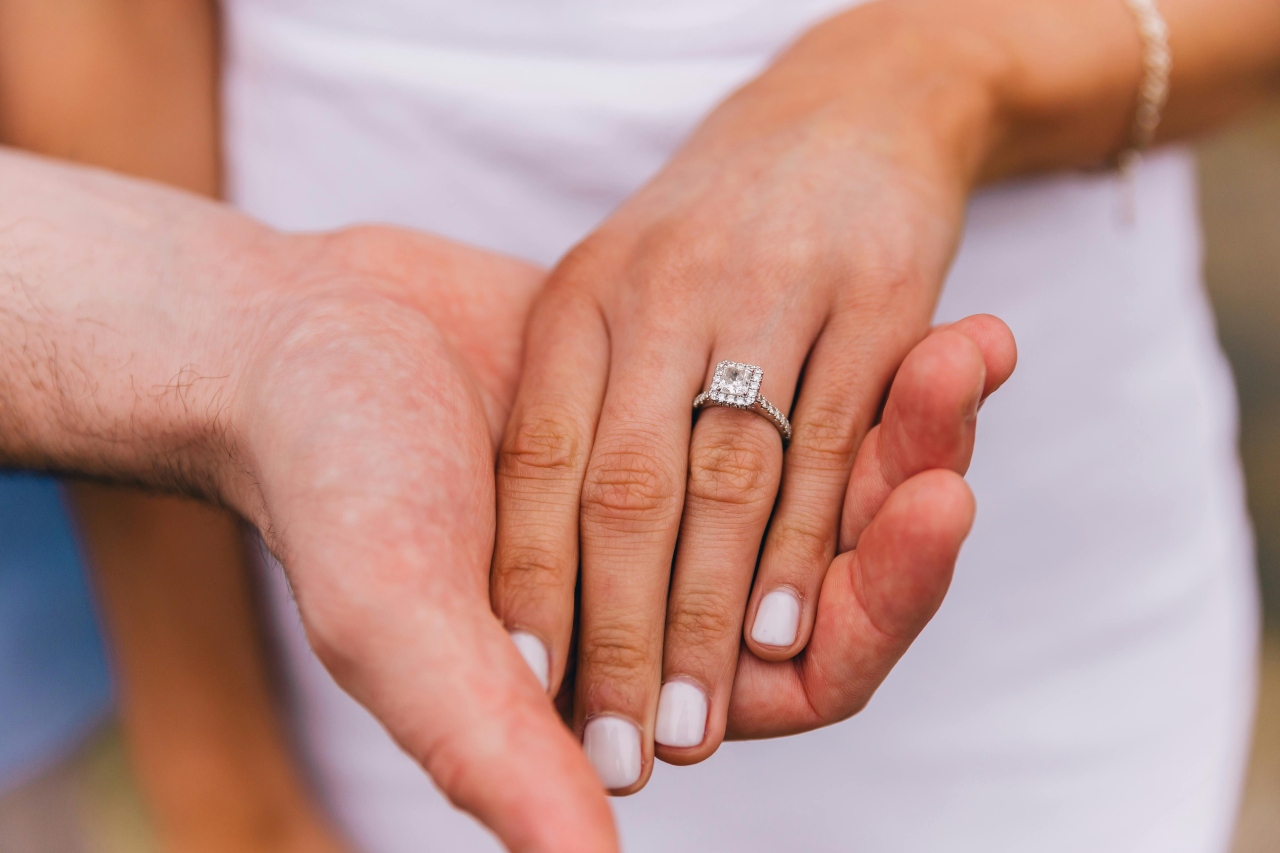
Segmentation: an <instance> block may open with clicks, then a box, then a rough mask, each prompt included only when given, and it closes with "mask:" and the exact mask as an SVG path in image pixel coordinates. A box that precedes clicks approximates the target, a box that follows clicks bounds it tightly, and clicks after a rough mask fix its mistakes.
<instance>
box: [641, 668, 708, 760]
mask: <svg viewBox="0 0 1280 853" xmlns="http://www.w3.org/2000/svg"><path fill="white" fill-rule="evenodd" d="M706 733H707V694H705V693H703V692H702V688H701V687H698V686H697V685H696V684H690V683H689V682H687V681H668V682H667V683H666V684H664V685H662V693H661V694H660V695H659V696H658V725H657V726H656V728H655V730H654V733H653V739H654V740H656V741H657V742H658V743H660V744H662V745H663V746H697V745H698V744H700V743H702V736H703V735H705V734H706Z"/></svg>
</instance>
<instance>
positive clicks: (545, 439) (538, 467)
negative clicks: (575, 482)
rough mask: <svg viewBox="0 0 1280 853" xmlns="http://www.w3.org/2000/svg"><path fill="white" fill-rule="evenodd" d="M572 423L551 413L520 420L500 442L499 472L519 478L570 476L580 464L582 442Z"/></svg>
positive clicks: (535, 478) (505, 475) (543, 478)
mask: <svg viewBox="0 0 1280 853" xmlns="http://www.w3.org/2000/svg"><path fill="white" fill-rule="evenodd" d="M571 423H572V421H571V419H569V418H567V417H563V416H556V415H555V414H553V413H550V412H545V413H536V414H533V415H532V416H530V417H526V418H523V419H521V421H520V423H519V424H517V425H516V428H515V429H514V430H512V431H511V432H510V433H509V435H508V436H507V438H506V439H505V440H504V441H503V443H502V451H501V453H499V455H498V475H499V476H501V477H507V478H512V479H519V480H526V479H527V480H547V479H564V478H568V477H571V476H572V475H573V474H574V472H575V471H576V470H577V469H578V468H579V467H580V466H581V464H582V441H581V439H580V437H579V435H578V431H577V430H576V429H574V428H573V427H572V426H570V424H571Z"/></svg>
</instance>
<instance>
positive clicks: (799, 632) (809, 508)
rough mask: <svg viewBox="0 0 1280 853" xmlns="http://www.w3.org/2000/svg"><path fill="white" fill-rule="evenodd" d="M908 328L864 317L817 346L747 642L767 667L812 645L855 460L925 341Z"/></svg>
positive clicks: (838, 327)
mask: <svg viewBox="0 0 1280 853" xmlns="http://www.w3.org/2000/svg"><path fill="white" fill-rule="evenodd" d="M925 311H926V306H924V305H921V306H920V310H919V311H918V312H917V313H918V314H919V315H920V322H919V323H918V324H914V323H909V322H903V321H902V320H901V319H900V318H899V319H895V321H894V322H892V323H886V324H883V325H881V326H879V327H878V328H868V325H869V324H868V323H867V321H866V319H865V317H864V316H862V315H860V314H853V313H845V314H843V315H841V317H839V318H837V319H833V320H832V321H831V322H830V323H829V324H828V326H827V328H826V329H825V330H824V331H823V333H822V336H821V338H819V340H818V342H817V344H816V345H815V346H814V349H813V352H812V354H811V355H810V357H809V363H808V365H807V366H806V369H805V374H804V378H803V382H802V385H801V387H800V391H799V396H798V399H797V402H796V405H795V407H794V412H793V414H792V426H793V428H794V438H793V440H792V442H791V446H790V447H789V448H788V449H787V455H786V462H785V465H784V469H783V480H782V490H781V493H780V495H779V498H778V506H777V509H776V510H775V512H774V517H773V522H772V524H771V525H770V528H769V535H768V539H767V540H766V542H765V546H764V550H763V553H762V554H761V558H760V569H759V572H758V574H757V577H756V582H755V586H754V589H753V590H752V595H751V599H750V602H749V603H748V605H747V618H746V630H745V631H744V632H743V633H744V639H745V641H746V643H747V646H748V647H749V648H750V649H751V651H752V652H754V653H755V654H756V655H758V656H759V657H761V658H763V659H765V660H785V659H787V658H789V657H792V656H794V655H795V654H796V653H798V652H799V651H800V650H801V649H803V648H804V646H805V644H806V643H807V642H808V638H809V631H810V629H811V627H812V625H813V619H814V616H815V614H816V609H817V601H818V591H819V589H820V588H821V585H822V579H823V577H824V576H825V575H826V571H827V567H828V566H829V565H830V564H831V559H832V557H834V556H835V553H836V545H837V537H838V534H839V528H840V507H841V503H842V501H843V498H844V493H845V490H846V488H847V487H848V483H849V472H850V470H851V469H852V467H853V460H854V455H855V453H856V452H857V449H858V446H859V445H860V444H861V442H862V439H863V436H864V435H865V434H866V432H867V430H868V429H870V427H871V424H872V422H873V421H874V419H875V416H876V412H877V410H878V409H879V407H880V403H881V401H882V400H883V398H884V390H885V388H887V387H888V385H889V381H890V380H891V379H892V378H893V373H894V370H896V368H897V366H898V365H899V364H900V363H901V362H902V359H903V356H905V355H906V353H907V352H908V351H909V350H910V348H911V347H912V346H913V345H914V344H915V343H916V341H917V340H918V339H919V338H920V337H922V336H923V334H924V329H925V328H926V325H925V324H926V318H927V314H926V313H925Z"/></svg>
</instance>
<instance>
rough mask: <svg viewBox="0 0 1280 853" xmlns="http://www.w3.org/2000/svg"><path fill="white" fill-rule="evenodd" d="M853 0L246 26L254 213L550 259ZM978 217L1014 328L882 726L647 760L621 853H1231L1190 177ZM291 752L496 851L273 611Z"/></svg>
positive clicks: (1154, 170)
mask: <svg viewBox="0 0 1280 853" xmlns="http://www.w3.org/2000/svg"><path fill="white" fill-rule="evenodd" d="M841 5H843V4H840V3H837V2H833V0H648V2H639V0H632V2H618V0H465V2H462V0H226V9H225V11H226V23H227V29H226V45H227V65H226V80H225V83H226V89H225V96H226V152H227V162H228V166H229V180H230V184H229V187H230V193H231V198H232V199H233V201H234V202H235V203H236V204H238V205H239V206H241V207H242V208H244V209H245V210H246V211H248V212H249V213H251V214H253V215H255V216H258V217H261V218H262V219H264V220H266V221H268V222H270V223H273V224H275V225H277V226H280V227H283V228H288V229H315V228H329V227H333V226H341V225H346V224H350V223H354V222H366V221H379V222H394V223H400V224H404V225H410V226H416V227H420V228H424V229H427V230H430V231H434V232H438V233H440V234H444V235H447V236H450V237H455V238H459V239H462V240H466V241H469V242H472V243H476V244H479V245H482V246H487V247H491V248H494V249H498V250H502V251H505V252H508V253H513V254H517V255H522V256H525V257H528V258H531V259H534V260H537V261H540V262H543V263H548V264H549V263H552V262H554V261H555V260H556V258H557V257H558V256H559V255H560V254H561V253H562V252H564V251H565V249H567V248H568V247H569V246H571V245H572V244H573V243H575V242H576V241H577V240H579V239H580V238H581V237H582V236H583V235H585V234H586V233H588V232H589V231H590V230H591V229H592V227H593V226H594V225H595V224H596V223H598V222H599V221H600V220H601V219H602V218H603V217H604V216H606V214H607V213H608V212H609V210H610V209H611V208H612V207H613V206H615V205H616V204H617V203H618V202H619V201H620V200H621V199H623V198H625V197H626V196H627V195H628V194H629V193H630V192H631V191H632V190H633V189H634V188H636V187H637V186H638V185H639V184H640V183H641V182H642V181H643V180H644V179H645V178H647V177H648V176H649V175H651V174H652V173H653V172H654V171H655V170H656V169H657V168H658V167H659V165H660V164H661V163H662V162H663V161H664V160H665V159H666V158H667V157H668V156H669V155H670V153H671V152H672V151H673V149H674V148H675V147H676V146H677V145H678V144H679V142H680V140H681V139H682V138H683V137H684V136H685V135H687V134H688V132H689V131H690V129H691V128H692V127H693V126H694V125H695V124H696V123H697V121H698V120H699V118H700V117H701V116H703V115H704V114H705V113H706V112H707V111H708V110H709V109H710V108H711V107H712V106H713V105H714V104H716V103H717V101H718V100H720V99H721V98H722V97H724V95H726V94H727V93H728V92H729V91H731V90H732V89H733V88H734V87H735V86H737V85H738V84H740V83H741V82H743V81H745V80H746V79H748V78H749V77H750V76H751V75H752V74H753V73H755V72H756V71H757V70H759V69H760V68H762V67H763V66H764V65H765V64H766V63H767V61H768V60H769V57H770V56H771V55H773V54H774V53H776V51H777V50H778V49H779V48H780V47H781V46H783V45H784V44H785V43H786V42H788V41H789V40H790V39H791V38H793V37H794V36H795V35H796V34H798V33H799V32H801V31H802V30H803V29H804V28H806V27H808V26H810V25H811V24H812V23H814V22H816V21H818V20H820V19H821V18H822V17H823V16H825V15H827V14H830V13H831V12H832V11H834V10H835V9H837V8H839V7H840V6H841ZM1120 207H1121V203H1120V190H1119V187H1118V182H1117V181H1116V179H1115V178H1114V177H1113V176H1111V175H1108V174H1087V175H1086V174H1063V175H1058V176H1052V177H1046V178H1041V179H1037V180H1027V181H1021V182H1018V183H1014V184H1009V185H1005V186H1001V187H999V188H996V189H993V190H990V191H988V192H984V193H983V194H982V195H981V196H980V197H978V198H976V199H975V200H974V201H973V203H972V205H971V209H970V218H969V223H968V227H967V231H966V234H965V240H964V245H963V249H962V251H961V253H960V256H959V259H958V260H957V262H956V265H955V268H954V270H953V271H952V273H951V276H950V278H949V281H948V283H947V286H946V289H945V292H944V296H943V299H942V304H941V306H940V308H939V312H938V313H939V316H940V318H941V319H947V318H956V317H959V316H963V315H966V314H969V313H973V312H978V311H985V312H991V313H993V314H996V315H998V316H1000V317H1002V318H1004V319H1005V320H1006V321H1007V322H1008V323H1009V325H1010V326H1011V327H1012V329H1013V331H1014V333H1015V334H1016V335H1017V338H1018V344H1019V352H1020V361H1019V365H1018V372H1017V374H1016V375H1015V377H1014V378H1013V380H1012V381H1011V382H1010V383H1009V384H1008V385H1007V386H1006V387H1005V389H1003V390H1002V391H1001V392H1000V393H999V394H998V395H997V397H996V398H994V399H993V400H992V401H991V402H990V403H989V404H988V405H987V406H986V407H984V409H983V412H982V417H981V424H980V429H979V441H978V447H977V452H976V456H975V458H974V461H973V467H972V472H971V474H970V477H969V480H970V482H971V483H972V485H973V488H974V491H975V492H976V494H977V498H978V507H979V511H978V519H977V524H976V526H975V528H974V531H973V534H972V536H971V537H970V539H969V541H968V543H967V545H966V546H965V549H964V552H963V555H962V556H961V560H960V565H959V567H958V570H957V572H956V576H955V583H954V585H953V586H952V589H951V593H950V595H949V596H948V598H947V600H946V602H945V604H944V605H943V607H942V610H941V612H940V613H939V614H938V616H937V617H936V618H935V619H934V621H933V622H932V624H930V625H929V627H928V628H927V629H926V630H925V632H924V633H923V635H922V636H921V637H920V639H919V641H918V642H917V643H916V644H915V646H914V647H913V648H912V649H911V651H910V652H909V653H908V654H907V656H906V657H905V658H904V659H903V661H902V662H901V664H900V665H899V666H898V667H897V669H896V670H895V671H894V672H893V674H892V675H891V676H890V677H889V679H888V681H887V682H886V683H885V684H884V686H883V687H882V689H881V690H880V692H879V693H878V694H877V695H876V697H875V698H874V700H873V701H872V702H871V705H870V707H869V708H867V710H866V711H865V712H864V713H863V714H861V715H860V716H857V717H855V718H853V719H852V720H850V721H848V722H846V723H843V724H841V725H838V726H834V727H831V728H828V729H826V730H823V731H820V732H815V733H812V734H808V735H803V736H800V737H794V738H787V739H783V740H777V741H771V742H762V743H747V744H727V745H725V746H724V747H723V748H722V749H721V750H720V751H719V752H718V753H717V754H716V755H715V756H714V757H713V758H712V759H711V760H710V761H708V762H706V763H705V764H702V765H700V766H698V767H694V768H674V767H669V766H666V765H663V764H661V763H660V764H659V765H658V767H657V770H656V772H655V773H654V777H653V781H652V782H651V783H650V784H649V786H648V788H646V789H645V790H644V791H643V792H642V793H641V794H639V795H637V796H634V797H631V798H627V799H621V800H616V801H614V802H615V809H616V812H617V816H618V820H619V822H620V825H621V828H622V833H623V838H624V843H625V846H626V849H627V850H629V851H719V850H725V851H756V850H759V851H766V850H767V851H777V850H801V851H835V850H856V851H860V853H879V851H884V853H891V851H892V853H902V851H907V853H914V851H919V853H937V851H983V853H993V851H995V853H999V852H1000V851H1035V852H1036V853H1056V851H1063V853H1081V851H1091V853H1100V852H1101V853H1110V851H1115V853H1180V851H1187V853H1211V852H1212V853H1218V851H1223V850H1225V849H1227V846H1228V843H1229V836H1230V832H1231V827H1232V824H1233V820H1234V816H1235V808H1236V801H1237V796H1238V793H1239V790H1238V789H1239V785H1240V779H1241V776H1242V769H1243V764H1244V761H1245V755H1246V744H1247V735H1248V730H1249V723H1250V715H1251V708H1252V698H1253V669H1254V647H1255V641H1256V604H1255V597H1254V589H1253V579H1252V559H1251V558H1252V554H1251V544H1250V543H1251V538H1250V533H1249V529H1248V524H1247V521H1246V516H1245V511H1244V507H1243V499H1242V487H1241V477H1240V472H1239V466H1238V463H1237V459H1236V453H1235V414H1234V413H1235V401H1234V397H1233V392H1232V386H1231V380H1230V375H1229V373H1228V370H1227V367H1226V364H1225V362H1224V359H1223V358H1222V355H1221V353H1220V351H1219V349H1218V345H1217V343H1216V340H1215V337H1214V328H1213V319H1212V316H1211V314H1210V311H1209V308H1208V306H1207V304H1206V300H1205V296H1204V294H1203V292H1202V288H1201V282H1200V247H1199V230H1198V225H1197V221H1196V199H1195V184H1194V172H1193V166H1192V162H1191V159H1190V157H1189V156H1188V155H1187V154H1186V153H1185V152H1181V151H1166V152H1163V153H1160V154H1158V155H1155V156H1152V157H1150V158H1149V159H1148V160H1147V161H1146V163H1145V164H1144V165H1143V166H1142V167H1141V168H1140V170H1139V172H1138V174H1137V179H1136V210H1137V217H1136V224H1126V222H1125V220H1124V218H1123V217H1122V216H1121V215H1120ZM277 592H278V593H279V595H277V600H276V612H277V616H278V619H279V621H280V623H281V626H282V633H283V635H284V646H285V650H286V655H285V658H286V661H287V676H288V678H289V681H290V684H291V687H292V695H293V697H294V700H295V702H294V706H295V714H296V717H295V722H296V727H297V732H298V736H299V738H300V740H301V743H302V744H303V747H304V750H305V753H306V755H307V757H308V759H309V761H310V762H311V764H312V767H313V770H314V773H315V777H316V780H317V784H318V785H319V787H320V790H321V791H322V794H323V796H324V797H325V798H326V800H327V802H328V803H329V804H330V805H331V807H332V809H333V811H334V814H335V815H336V816H337V818H338V820H339V821H340V823H341V825H342V826H343V827H344V828H345V829H346V830H347V832H348V833H349V834H350V835H351V837H352V838H353V839H354V840H355V841H356V842H357V843H358V844H359V845H361V846H362V847H363V849H364V850H366V851H368V853H401V851H405V853H408V851H459V853H467V852H468V851H473V850H493V849H495V848H496V844H495V842H494V841H493V840H492V838H491V837H489V836H488V835H487V833H485V832H484V831H483V830H481V829H479V828H478V825H477V824H475V823H474V822H473V821H472V820H471V819H470V818H469V817H467V816H465V815H462V814H460V813H458V812H456V811H454V810H453V809H452V808H451V807H450V806H449V805H448V804H447V803H446V802H445V801H444V800H443V799H442V798H441V797H440V795H439V794H437V793H436V792H435V791H434V789H433V788H432V786H431V785H430V783H429V781H428V780H427V779H426V777H425V776H424V775H423V774H422V772H421V771H420V770H418V769H417V768H416V767H415V766H414V765H413V764H412V762H410V761H409V759H408V758H406V757H405V756H404V755H402V754H401V753H399V752H398V751H397V749H396V748H395V747H394V746H393V745H392V744H391V742H390V740H389V739H388V738H387V736H386V735H385V733H384V732H383V731H382V729H381V728H380V727H379V726H378V725H377V723H375V722H374V721H373V720H372V719H371V718H370V717H369V716H368V715H367V714H366V713H365V712H364V711H363V710H362V709H361V708H360V707H359V706H357V705H356V704H355V703H354V702H353V701H352V700H351V699H349V698H348V697H347V696H346V695H345V694H343V693H342V692H341V691H340V690H339V689H338V688H337V687H336V686H335V685H334V684H333V682H332V681H331V680H330V679H329V677H328V675H327V674H326V673H325V672H324V671H323V670H322V669H321V668H320V666H319V665H318V664H317V662H316V661H315V660H314V658H313V657H312V656H311V654H310V652H309V651H308V650H307V648H306V645H305V642H304V641H303V640H302V638H301V635H300V633H299V631H298V627H297V618H296V614H294V613H293V611H292V609H291V605H290V604H289V603H288V599H287V596H285V595H284V594H283V592H282V591H281V590H280V589H279V588H277Z"/></svg>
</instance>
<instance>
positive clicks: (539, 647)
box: [511, 631, 551, 690]
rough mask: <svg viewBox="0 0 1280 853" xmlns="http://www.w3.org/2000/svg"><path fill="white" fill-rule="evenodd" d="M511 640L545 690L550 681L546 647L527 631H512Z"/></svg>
mask: <svg viewBox="0 0 1280 853" xmlns="http://www.w3.org/2000/svg"><path fill="white" fill-rule="evenodd" d="M511 642H513V643H515V644H516V650H517V651H518V652H520V657H522V658H524V662H525V663H527V664H529V669H531V670H533V674H534V675H535V676H537V679H538V683H539V684H541V685H542V689H543V690H546V689H547V685H548V684H550V683H551V681H550V678H549V677H548V673H549V672H550V670H551V656H550V655H549V654H547V647H546V646H544V645H543V644H542V641H541V640H539V639H538V638H537V637H535V636H533V634H530V633H529V632H528V631H512V632H511Z"/></svg>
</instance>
